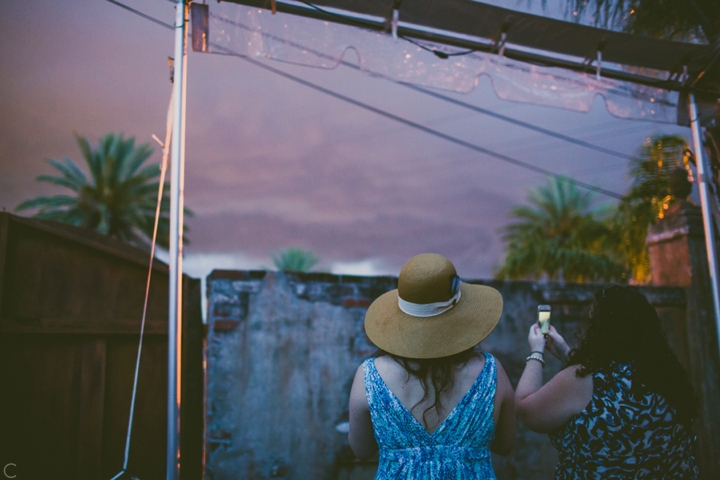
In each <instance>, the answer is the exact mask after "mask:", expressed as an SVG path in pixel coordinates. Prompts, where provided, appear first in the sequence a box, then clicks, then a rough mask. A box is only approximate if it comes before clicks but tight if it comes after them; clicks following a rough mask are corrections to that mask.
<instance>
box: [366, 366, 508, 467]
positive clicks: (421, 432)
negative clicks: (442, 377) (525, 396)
mask: <svg viewBox="0 0 720 480" xmlns="http://www.w3.org/2000/svg"><path fill="white" fill-rule="evenodd" d="M484 355H485V365H484V366H483V368H482V371H481V372H480V374H479V375H478V377H477V379H476V380H475V382H474V383H473V385H472V387H470V390H468V392H467V393H466V394H465V396H464V397H463V398H462V400H460V402H459V403H458V404H457V406H455V408H454V409H453V410H452V411H451V412H450V414H449V415H448V416H447V417H446V418H445V420H444V421H443V422H442V423H441V424H440V426H438V428H437V430H435V431H434V432H433V433H429V432H428V431H427V430H425V427H423V426H422V424H421V423H420V422H418V421H417V420H416V419H415V417H413V415H412V414H411V413H410V411H409V410H408V409H407V408H405V406H404V405H403V404H402V403H401V402H400V400H398V398H397V397H396V396H395V394H393V393H392V392H391V391H390V389H389V388H388V386H387V385H386V384H385V382H384V381H383V379H382V378H381V377H380V374H379V373H378V371H377V368H375V359H374V358H370V359H368V360H366V361H365V362H364V363H363V371H364V374H365V393H366V395H367V400H368V404H369V405H370V417H371V419H372V424H373V430H374V434H375V440H376V441H377V443H378V446H379V448H380V460H379V463H378V470H377V474H376V476H375V480H388V479H404V480H414V479H417V480H428V479H443V480H445V479H447V480H465V479H473V480H474V479H495V472H494V471H493V468H492V463H491V454H490V444H491V443H492V441H493V439H494V437H495V421H494V418H493V411H494V407H495V390H496V387H497V367H496V364H495V358H494V357H493V356H492V355H490V354H488V353H485V354H484Z"/></svg>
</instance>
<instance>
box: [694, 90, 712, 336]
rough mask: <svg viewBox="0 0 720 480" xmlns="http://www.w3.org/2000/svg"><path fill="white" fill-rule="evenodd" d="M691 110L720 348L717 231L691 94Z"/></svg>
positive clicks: (696, 114)
mask: <svg viewBox="0 0 720 480" xmlns="http://www.w3.org/2000/svg"><path fill="white" fill-rule="evenodd" d="M688 108H689V109H690V128H691V129H692V137H693V148H694V150H695V163H696V167H697V172H698V186H699V188H700V206H701V207H702V217H703V227H704V229H705V247H706V248H707V257H708V264H709V266H710V285H711V288H712V297H713V305H714V307H715V325H716V327H717V332H718V346H719V347H720V290H719V289H718V264H717V250H716V245H715V230H714V229H713V217H712V214H711V212H710V192H709V191H708V180H709V179H708V173H707V172H709V171H710V170H709V169H708V168H707V165H705V155H704V153H703V145H702V140H701V136H700V120H699V119H698V113H697V105H696V104H695V95H693V94H692V93H691V94H690V101H689V102H688Z"/></svg>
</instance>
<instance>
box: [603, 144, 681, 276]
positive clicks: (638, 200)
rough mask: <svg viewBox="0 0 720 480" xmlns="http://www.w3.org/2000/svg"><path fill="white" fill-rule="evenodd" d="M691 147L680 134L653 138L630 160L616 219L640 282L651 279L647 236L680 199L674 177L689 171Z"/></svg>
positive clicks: (623, 249) (621, 246)
mask: <svg viewBox="0 0 720 480" xmlns="http://www.w3.org/2000/svg"><path fill="white" fill-rule="evenodd" d="M689 160H690V159H689V149H688V145H687V142H686V141H685V138H684V137H682V136H680V135H656V136H653V137H649V138H648V139H647V140H646V141H645V143H644V144H643V146H642V147H641V148H640V149H639V150H638V153H637V154H636V155H635V157H634V158H633V159H632V160H631V161H630V167H629V171H628V179H629V180H630V182H631V185H630V189H629V190H628V193H627V194H626V195H625V196H624V197H623V199H622V200H621V201H620V204H619V205H618V209H617V213H616V215H615V217H614V219H613V230H614V231H615V232H616V233H617V236H616V238H617V240H618V241H619V242H618V247H617V248H618V250H619V251H620V252H621V254H622V256H623V258H624V261H625V266H626V268H627V269H628V270H629V271H630V272H631V273H632V277H633V279H634V280H635V281H636V282H637V283H647V282H648V281H649V280H650V258H649V256H648V251H647V246H646V245H645V237H647V232H648V227H649V226H650V224H652V223H654V222H655V220H656V219H657V218H663V217H664V216H665V211H666V210H667V209H668V208H669V206H670V205H671V204H672V203H673V202H674V201H675V200H676V198H675V197H674V196H673V194H672V189H671V178H672V176H673V172H674V171H676V170H677V169H683V170H688V171H689V168H688V166H689Z"/></svg>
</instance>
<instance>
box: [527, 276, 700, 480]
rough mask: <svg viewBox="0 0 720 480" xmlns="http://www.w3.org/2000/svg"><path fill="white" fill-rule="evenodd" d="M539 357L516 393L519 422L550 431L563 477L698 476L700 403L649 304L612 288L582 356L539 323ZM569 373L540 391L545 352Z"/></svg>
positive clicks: (534, 334)
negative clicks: (695, 452) (694, 430)
mask: <svg viewBox="0 0 720 480" xmlns="http://www.w3.org/2000/svg"><path fill="white" fill-rule="evenodd" d="M528 343H529V344H530V349H531V351H532V353H531V354H530V356H529V357H528V360H527V363H526V366H525V371H524V372H523V374H522V377H521V378H520V382H519V383H518V387H517V390H516V392H515V403H516V409H517V415H518V418H519V419H520V420H521V421H522V422H523V423H525V425H527V426H528V427H529V428H530V429H531V430H534V431H536V432H540V433H548V434H549V436H550V440H551V442H552V443H553V445H554V446H555V448H557V449H558V451H559V453H560V457H559V461H558V465H557V467H556V469H555V478H556V479H563V480H564V479H586V478H587V479H601V478H603V479H604V478H647V479H656V478H682V479H696V478H697V477H698V471H697V466H696V464H695V458H694V457H693V454H692V446H693V443H694V437H693V434H692V431H691V424H692V421H693V419H694V418H695V417H696V416H697V398H696V397H695V394H694V392H693V388H692V386H691V385H690V382H689V380H688V377H687V373H686V372H685V370H684V369H683V367H682V366H681V365H680V362H679V361H678V359H677V357H676V356H675V354H674V353H673V351H672V350H671V349H670V346H669V345H668V342H667V340H666V338H665V336H664V334H663V332H662V330H661V328H660V319H659V318H658V315H657V313H656V312H655V309H654V308H653V307H652V306H651V305H650V304H649V303H648V301H647V300H646V299H645V297H644V296H643V295H642V294H640V293H639V292H638V291H637V290H636V289H634V288H632V287H610V288H607V289H604V290H601V291H599V292H598V293H596V294H595V302H594V304H593V306H592V309H591V311H590V315H589V318H588V322H587V325H586V328H585V331H584V332H583V335H582V337H581V339H580V345H579V347H578V348H576V349H573V350H570V348H569V347H568V345H567V343H566V342H565V340H564V339H563V338H562V337H561V336H560V335H559V334H558V333H557V331H556V330H555V329H554V328H552V327H550V332H549V338H548V339H545V338H544V337H543V335H542V334H541V333H540V330H539V327H538V326H537V325H533V327H532V328H531V329H530V334H529V336H528ZM546 348H547V349H548V350H549V351H550V352H551V353H552V354H553V355H555V356H556V357H558V358H560V359H562V360H565V361H567V362H568V365H569V366H568V367H567V368H565V369H564V370H562V371H561V372H560V373H558V374H557V375H556V376H555V377H553V378H552V379H551V380H550V381H549V382H548V383H547V384H546V385H544V386H543V385H542V367H543V365H544V355H543V353H544V351H545V349H546Z"/></svg>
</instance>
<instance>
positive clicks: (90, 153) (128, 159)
mask: <svg viewBox="0 0 720 480" xmlns="http://www.w3.org/2000/svg"><path fill="white" fill-rule="evenodd" d="M75 138H76V139H77V143H78V146H79V147H80V151H81V153H82V156H83V160H84V162H85V165H86V167H87V169H88V171H89V174H90V175H89V177H88V176H86V175H85V172H83V170H82V169H81V168H80V167H79V166H78V165H77V164H76V163H75V162H73V161H72V160H71V159H69V158H65V159H64V160H63V161H62V162H61V161H58V160H52V159H50V160H48V163H49V164H50V165H51V166H52V167H54V168H55V169H56V170H57V171H58V172H59V174H58V175H40V176H39V177H37V180H38V181H39V182H47V183H50V184H53V185H57V186H60V187H64V188H67V189H69V190H70V191H71V192H72V193H71V194H69V195H54V196H41V197H36V198H33V199H31V200H26V201H24V202H22V203H21V204H20V205H18V206H17V207H16V209H15V210H16V211H22V210H29V209H37V212H36V213H35V215H33V216H34V217H35V218H39V219H43V220H54V221H56V222H62V223H68V224H70V225H75V226H78V227H84V228H88V229H91V230H95V231H97V232H100V233H102V234H104V235H109V236H112V237H116V238H118V239H120V240H123V241H126V242H128V243H132V244H135V245H137V246H147V245H148V244H149V241H150V239H152V232H153V226H154V222H155V209H156V205H157V194H158V188H159V186H160V183H159V178H158V177H159V176H160V165H159V164H151V165H144V163H145V161H146V160H147V159H148V158H149V157H150V155H151V154H152V149H151V148H150V145H149V144H147V143H145V144H142V145H140V146H137V147H136V146H135V138H134V137H133V138H129V139H127V140H125V139H123V136H122V134H120V135H114V134H108V135H105V136H104V137H102V138H101V139H100V142H99V144H98V145H97V146H96V147H91V146H90V144H89V142H88V141H87V139H86V138H84V137H81V136H79V135H76V136H75ZM169 210H170V196H169V185H168V184H167V183H166V184H165V187H164V191H163V198H162V201H161V209H160V220H159V224H158V245H160V246H163V247H166V248H167V245H168V241H169V231H170V221H169ZM185 213H186V214H187V215H190V216H191V215H192V212H191V211H189V210H187V209H186V210H185Z"/></svg>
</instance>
